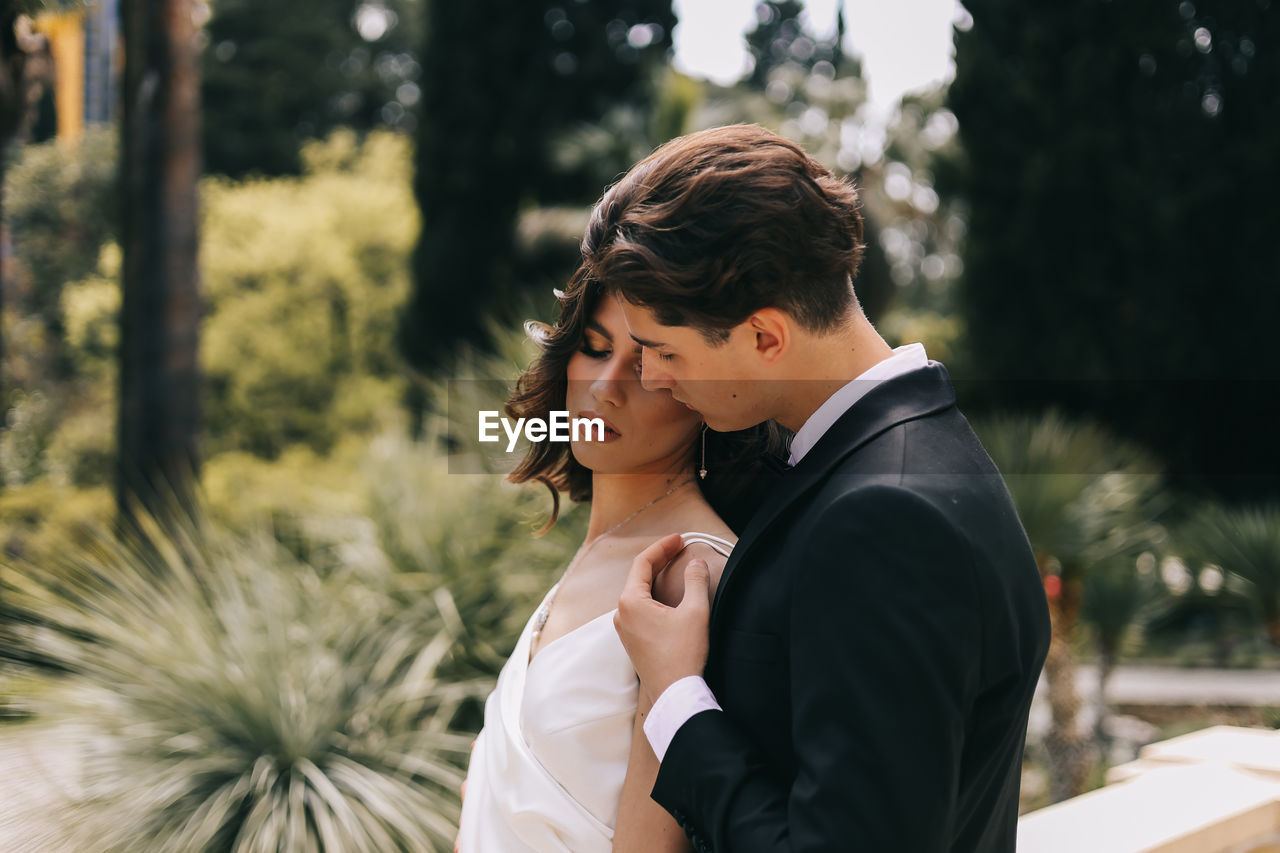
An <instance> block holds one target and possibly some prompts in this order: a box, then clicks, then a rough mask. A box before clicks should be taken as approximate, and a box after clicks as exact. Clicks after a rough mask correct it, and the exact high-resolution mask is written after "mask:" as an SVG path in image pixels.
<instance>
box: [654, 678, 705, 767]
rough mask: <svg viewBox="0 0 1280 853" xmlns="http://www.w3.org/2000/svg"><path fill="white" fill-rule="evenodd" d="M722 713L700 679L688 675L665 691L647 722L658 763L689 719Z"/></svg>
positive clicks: (655, 704)
mask: <svg viewBox="0 0 1280 853" xmlns="http://www.w3.org/2000/svg"><path fill="white" fill-rule="evenodd" d="M719 710H722V709H721V708H720V703H719V702H717V701H716V697H715V695H714V694H713V693H712V692H711V688H710V687H708V686H707V682H705V681H703V680H702V678H701V677H700V676H697V675H686V676H685V677H684V678H682V679H680V680H679V681H677V682H675V683H674V684H672V685H671V686H670V687H668V688H667V689H666V690H664V691H662V695H661V696H659V697H658V699H657V701H656V702H654V703H653V707H652V708H651V709H649V716H648V717H646V718H645V721H644V736H645V737H647V738H648V739H649V745H650V746H652V747H653V754H654V755H656V756H658V761H662V758H663V756H665V755H666V754H667V747H669V746H671V740H672V738H674V737H675V736H676V732H678V731H679V730H680V727H681V726H683V725H684V724H685V723H687V722H688V721H689V718H690V717H692V716H693V715H694V714H700V713H702V712H703V711H719Z"/></svg>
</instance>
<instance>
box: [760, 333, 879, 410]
mask: <svg viewBox="0 0 1280 853" xmlns="http://www.w3.org/2000/svg"><path fill="white" fill-rule="evenodd" d="M803 344H804V345H803V350H802V351H801V352H797V353H796V355H797V356H798V359H797V360H796V362H795V364H794V366H793V367H792V370H791V371H790V373H791V375H790V376H789V377H788V390H787V393H786V395H785V396H784V397H783V398H781V399H779V401H778V410H777V413H776V414H775V415H774V418H775V419H776V420H777V421H778V423H780V424H782V425H783V426H785V427H786V428H787V429H789V430H791V431H792V432H796V431H798V430H799V429H800V427H802V426H804V422H805V421H807V420H808V419H809V418H810V416H811V415H813V413H814V412H816V411H817V410H818V407H820V406H821V405H822V404H823V403H825V402H826V401H827V400H828V399H829V398H830V397H831V395H832V394H834V393H835V392H836V391H839V390H840V389H841V388H843V387H844V386H845V385H847V384H848V383H849V382H850V381H851V380H853V379H856V378H858V377H859V376H861V375H862V374H863V373H866V372H867V371H868V370H870V369H871V368H872V367H874V366H875V365H877V364H879V363H880V362H882V361H884V360H885V359H886V358H889V357H890V356H892V355H893V348H892V347H890V346H889V345H888V344H887V343H885V340H884V338H882V337H880V334H879V333H878V332H877V331H876V330H875V328H874V327H872V325H871V323H870V322H868V321H867V320H866V318H864V317H859V319H858V320H857V321H856V322H855V323H854V324H852V325H851V327H850V328H849V329H847V330H846V331H842V332H837V333H835V334H831V335H815V336H812V337H810V338H809V339H808V340H806V341H804V342H803Z"/></svg>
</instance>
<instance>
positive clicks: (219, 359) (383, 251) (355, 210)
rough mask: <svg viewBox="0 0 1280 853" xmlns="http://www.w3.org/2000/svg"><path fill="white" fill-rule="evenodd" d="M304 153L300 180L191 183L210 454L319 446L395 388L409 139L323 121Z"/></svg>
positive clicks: (407, 237)
mask: <svg viewBox="0 0 1280 853" xmlns="http://www.w3.org/2000/svg"><path fill="white" fill-rule="evenodd" d="M304 160H305V163H306V167H305V174H304V175H303V176H302V177H300V178H277V179H273V180H269V181H267V180H258V181H249V182H245V183H239V184H237V183H232V182H229V181H226V180H222V179H210V180H208V181H206V183H205V184H204V185H203V192H204V200H205V218H204V224H203V245H202V248H201V253H202V257H203V265H202V274H203V276H204V284H205V293H206V299H207V301H208V316H207V319H206V320H205V323H204V326H203V328H202V341H201V346H202V353H201V359H202V363H203V365H204V368H205V371H206V375H207V381H208V394H207V398H206V400H207V407H206V415H207V418H208V428H209V439H210V444H209V449H210V451H211V452H217V451H220V450H227V449H240V450H248V451H250V452H253V453H256V454H259V455H262V456H274V455H276V454H278V453H280V452H281V451H282V450H283V449H284V448H285V447H286V446H287V445H289V444H291V443H295V442H301V443H306V444H308V445H309V446H311V447H313V448H315V449H316V450H318V451H323V450H324V449H326V448H328V447H329V446H331V445H332V444H333V442H334V441H335V440H336V439H337V437H338V436H339V435H340V434H341V433H342V432H343V431H344V430H346V429H349V428H360V427H367V426H370V425H372V423H373V422H375V421H376V420H377V418H378V417H379V416H378V415H377V414H375V409H376V407H379V406H383V405H386V404H388V403H389V402H390V401H392V400H394V399H397V398H398V396H399V394H400V392H399V388H398V384H397V383H398V382H399V378H398V376H399V372H400V367H399V361H398V358H397V356H396V354H395V349H394V343H393V339H392V334H393V327H394V323H395V318H396V316H397V309H398V308H399V305H400V303H401V302H402V301H403V299H404V298H405V296H406V294H407V292H408V266H407V265H408V257H409V251H410V249H411V247H412V244H413V240H414V238H415V236H416V234H417V228H418V218H417V210H416V208H415V206H414V202H413V196H412V194H411V192H410V180H409V174H410V172H409V169H410V166H409V144H408V141H407V140H405V139H404V138H402V137H398V136H395V135H393V134H390V133H375V134H371V135H370V136H369V137H368V139H367V140H366V141H365V143H364V144H363V145H357V143H356V140H355V137H354V135H353V134H351V133H349V132H344V133H335V134H334V135H333V136H332V137H330V138H329V139H328V140H327V141H326V142H323V143H313V144H312V145H310V146H308V147H307V148H306V149H305V150H304ZM352 377H362V378H361V379H359V380H357V381H354V382H352V381H350V380H351V379H352ZM363 377H375V378H376V379H378V380H379V381H378V382H368V381H365V380H364V379H363ZM352 395H355V397H356V399H355V400H354V401H353V400H352V399H351V397H352Z"/></svg>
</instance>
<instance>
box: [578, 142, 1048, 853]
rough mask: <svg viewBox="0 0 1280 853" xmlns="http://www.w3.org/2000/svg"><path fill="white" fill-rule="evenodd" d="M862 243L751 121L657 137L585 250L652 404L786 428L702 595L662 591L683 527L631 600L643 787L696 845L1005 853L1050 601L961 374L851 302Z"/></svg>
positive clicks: (853, 208)
mask: <svg viewBox="0 0 1280 853" xmlns="http://www.w3.org/2000/svg"><path fill="white" fill-rule="evenodd" d="M862 248H863V246H862V220H861V218H860V216H859V213H858V209H857V197H856V193H855V190H854V189H853V187H852V186H850V185H849V184H848V183H846V182H843V181H840V180H837V179H836V178H834V177H833V176H832V175H831V174H830V173H829V172H828V171H827V170H826V169H825V168H823V167H822V166H821V165H819V164H818V163H816V162H815V161H814V160H812V159H811V158H810V157H808V156H807V155H806V154H805V153H804V152H803V151H802V150H801V149H800V148H799V147H798V146H796V145H795V144H794V143H792V142H789V141H787V140H785V139H783V138H781V137H778V136H776V135H774V134H772V133H770V132H768V131H766V130H763V129H761V128H758V127H754V126H735V127H724V128H716V129H713V130H708V131H704V132H701V133H696V134H693V135H691V136H687V137H683V138H681V139H677V140H674V141H672V142H670V143H668V144H667V145H665V146H663V147H662V148H660V149H658V151H656V152H655V153H654V154H653V155H651V156H650V157H649V158H648V159H646V160H644V161H643V162H641V163H640V164H639V165H637V166H636V167H635V168H634V169H632V170H631V172H630V173H628V174H627V176H626V177H624V178H623V179H622V180H621V181H620V182H619V183H618V184H617V185H615V186H614V187H612V188H611V189H610V190H609V191H608V192H607V193H606V194H605V196H604V198H603V199H602V200H601V202H600V203H599V204H598V205H597V207H596V210H595V212H594V213H593V215H592V221H591V224H590V226H589V227H588V231H587V235H586V237H585V238H584V240H583V246H582V251H583V256H584V258H585V259H586V261H587V262H588V263H589V264H591V266H592V267H593V275H594V276H595V278H596V280H597V281H599V282H600V283H601V284H602V285H603V286H604V287H606V288H607V289H609V290H610V291H611V292H612V293H613V295H614V296H615V298H617V299H618V300H619V303H620V304H621V306H622V308H623V311H624V314H625V317H626V320H627V324H628V327H629V330H630V332H631V335H632V337H633V338H634V339H635V341H636V343H637V344H639V345H640V346H641V347H642V348H643V356H642V371H643V382H644V385H645V387H646V388H667V389H669V390H670V392H671V394H672V395H673V396H674V397H675V399H677V400H679V401H681V402H683V403H685V404H686V405H688V406H690V407H691V408H693V409H695V410H697V411H698V412H700V413H701V414H702V415H703V416H704V417H705V419H706V421H707V423H708V425H709V426H710V427H711V428H712V429H716V430H736V429H742V428H745V427H748V426H750V425H752V424H756V423H760V422H762V421H764V420H767V419H769V418H774V419H776V420H777V421H778V422H780V423H781V424H783V425H784V426H786V427H788V428H790V429H791V430H793V431H794V432H795V438H794V441H793V442H792V445H791V458H790V459H789V460H787V462H786V463H785V464H786V468H785V469H784V473H782V475H781V477H780V479H779V480H778V486H777V490H776V492H775V493H774V494H773V495H772V496H771V497H770V499H769V500H767V501H766V502H765V503H764V504H763V505H762V506H761V507H760V508H759V510H758V511H757V512H756V514H755V516H754V518H753V519H752V521H751V522H750V524H749V525H748V526H747V528H746V529H745V530H744V531H742V532H741V539H740V540H739V542H738V544H737V546H736V547H735V548H734V551H733V555H732V557H731V558H730V559H729V561H728V564H727V565H726V566H725V569H724V572H723V575H722V577H721V580H720V583H719V586H718V589H717V590H716V594H715V600H714V603H710V602H709V593H708V578H707V571H706V568H705V566H703V565H700V564H698V563H695V564H694V565H693V566H692V567H690V569H689V570H688V571H687V573H686V576H685V593H684V600H683V602H682V603H681V604H680V606H679V607H674V608H673V607H666V606H664V605H662V604H661V603H659V602H657V601H655V600H654V599H653V597H652V595H651V588H652V582H653V577H654V574H655V572H657V571H659V570H661V568H662V567H663V566H665V565H666V564H667V562H668V561H669V560H670V559H671V557H672V556H674V555H675V554H676V553H677V552H678V550H679V548H680V543H679V538H678V537H677V536H672V537H668V538H666V539H664V540H661V541H660V542H657V543H654V544H653V545H652V546H650V547H649V548H648V549H646V550H645V551H644V552H643V553H642V554H641V555H640V556H639V557H638V558H637V559H636V561H635V562H634V563H633V565H632V569H631V575H630V577H629V579H628V581H627V586H626V589H625V591H624V592H623V595H622V598H621V600H620V601H619V605H618V614H617V616H616V618H615V624H616V626H617V630H618V633H619V635H620V636H621V638H622V641H623V643H624V645H625V646H626V648H627V651H628V653H629V654H630V656H631V659H632V662H633V663H634V665H635V668H636V671H637V672H638V673H639V675H640V679H641V682H642V684H643V687H644V689H645V690H646V691H647V692H648V694H649V695H650V697H651V698H653V699H654V700H655V703H654V706H653V708H652V711H651V712H650V713H649V716H648V717H647V718H646V720H645V724H644V729H645V733H646V736H647V737H648V739H649V742H650V744H651V745H652V746H653V749H654V752H655V753H656V754H657V756H658V758H659V760H660V761H661V768H660V770H659V773H658V779H657V783H656V785H655V787H654V790H653V794H652V796H653V798H654V799H655V800H656V801H657V802H658V803H660V804H661V805H662V806H663V807H665V808H666V809H667V810H668V811H670V812H671V814H672V815H673V816H675V818H676V819H677V820H678V821H679V822H680V824H681V825H682V826H683V827H684V829H685V831H686V832H687V833H688V835H689V837H690V838H691V839H692V840H693V842H694V847H695V849H696V850H700V851H701V850H716V851H731V853H754V851H764V850H768V851H783V850H788V851H798V850H805V851H819V850H824V851H825V850H830V851H837V850H839V851H846V850H865V851H872V853H880V851H891V850H892V851H897V850H901V851H912V853H924V851H1012V850H1013V849H1014V841H1015V835H1016V823H1017V814H1018V789H1019V783H1020V780H1021V768H1022V751H1023V744H1024V740H1025V736H1026V727H1027V714H1028V710H1029V708H1030V705H1031V696H1032V692H1033V690H1034V689H1035V685H1036V680H1037V677H1038V676H1039V673H1040V668H1041V665H1042V664H1043V662H1044V658H1045V654H1046V651H1047V649H1048V644H1049V617H1048V610H1047V606H1046V603H1045V598H1044V590H1043V586H1042V585H1041V581H1040V577H1039V573H1038V571H1037V568H1036V563H1035V560H1034V558H1033V556H1032V553H1031V548H1030V546H1029V545H1028V542H1027V537H1026V534H1025V533H1024V531H1023V528H1022V525H1021V523H1020V522H1019V520H1018V517H1017V515H1016V514H1015V512H1014V507H1013V504H1012V502H1011V501H1010V498H1009V494H1008V491H1007V490H1006V488H1005V486H1004V482H1003V480H1002V479H1001V477H1000V475H999V472H998V471H997V470H996V468H995V466H994V465H993V464H992V462H991V459H990V458H989V457H988V456H987V454H986V452H985V451H984V450H983V448H982V445H981V444H980V443H979V442H978V439H977V438H976V436H975V435H974V433H973V431H972V430H971V429H970V428H969V424H968V422H967V421H966V420H965V418H964V417H963V415H961V414H960V412H959V411H958V410H957V409H956V405H955V394H954V391H953V389H952V386H951V382H950V379H949V377H948V374H947V370H946V368H944V367H943V366H942V365H941V364H939V363H938V362H936V361H930V360H928V359H927V357H926V356H925V352H924V348H923V347H922V346H921V345H920V344H910V345H907V346H903V347H899V348H897V349H896V350H895V349H890V347H889V346H888V345H887V344H886V343H885V342H884V340H883V339H882V338H881V337H880V336H879V334H877V333H876V331H875V329H874V328H873V327H872V326H871V324H870V323H869V322H868V320H867V318H866V317H865V315H864V314H863V313H862V310H861V308H860V306H859V304H858V301H857V299H856V297H855V295H854V291H853V287H852V283H851V281H852V276H853V274H854V273H855V272H856V270H857V266H858V262H859V260H860V256H861V252H862ZM778 467H780V468H781V467H782V465H781V461H780V460H779V466H778Z"/></svg>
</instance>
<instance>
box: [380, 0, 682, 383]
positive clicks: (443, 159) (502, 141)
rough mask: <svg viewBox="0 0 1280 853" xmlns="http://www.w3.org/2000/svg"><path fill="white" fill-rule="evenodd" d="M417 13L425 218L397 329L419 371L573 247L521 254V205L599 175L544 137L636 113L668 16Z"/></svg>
mask: <svg viewBox="0 0 1280 853" xmlns="http://www.w3.org/2000/svg"><path fill="white" fill-rule="evenodd" d="M426 12H427V15H426V21H425V26H424V31H425V40H424V44H423V48H422V51H421V60H422V65H423V74H422V80H421V83H422V106H421V110H422V115H423V116H426V117H429V118H430V120H429V121H423V122H422V123H421V124H420V127H419V134H418V144H417V149H416V164H417V170H416V173H415V183H414V191H415V195H416V197H417V199H418V203H419V206H420V207H421V209H422V212H423V227H422V232H421V237H420V240H419V243H418V246H417V249H416V251H415V255H414V291H413V297H412V299H411V300H410V302H409V304H408V305H407V307H406V310H405V312H404V314H403V316H402V318H401V325H400V329H399V335H398V340H399V343H400V349H401V352H403V353H404V355H405V357H406V360H407V361H408V362H409V363H410V364H412V365H413V366H414V367H415V368H417V369H419V370H424V371H425V370H427V369H429V368H434V369H439V368H440V367H441V366H442V365H443V364H445V363H447V360H448V358H449V356H450V354H451V353H452V351H453V350H454V348H455V346H456V344H457V343H458V342H461V341H470V342H472V343H477V342H481V341H483V339H484V335H485V321H486V318H490V317H493V316H495V309H497V308H500V307H501V306H502V303H503V302H505V300H506V297H508V296H509V295H510V294H512V293H518V292H520V291H521V290H528V289H530V288H531V287H535V286H536V287H543V286H545V287H550V286H551V283H552V282H554V281H558V280H562V279H563V277H564V276H565V274H566V270H565V267H566V265H568V266H570V267H571V266H572V264H573V263H574V260H575V259H574V256H573V254H572V253H570V254H569V255H568V256H567V257H566V256H559V257H546V256H537V257H534V258H532V259H528V260H526V259H522V258H520V257H519V256H518V254H517V252H516V251H515V227H516V222H517V218H518V214H519V211H520V209H521V208H522V207H524V206H526V205H528V204H529V203H531V202H532V203H541V204H554V205H562V204H567V203H576V204H586V203H590V202H592V201H594V200H595V199H596V198H597V197H598V196H599V193H600V189H601V187H600V183H599V177H598V174H596V173H595V172H594V170H593V169H591V168H588V169H586V170H581V169H573V168H571V169H569V170H564V169H561V168H558V164H557V162H556V160H555V158H554V156H553V152H552V149H553V145H554V143H555V142H556V141H557V140H558V138H559V137H560V136H561V135H562V134H564V133H566V132H567V131H571V130H573V129H574V128H576V127H577V126H579V124H580V123H582V122H594V121H598V120H599V119H600V117H601V116H603V115H605V114H606V113H609V112H610V111H611V110H612V111H616V110H617V107H618V106H619V105H620V104H628V105H634V106H635V107H637V108H638V109H639V111H640V112H639V113H638V115H640V116H643V115H645V114H646V113H647V111H648V105H649V104H650V103H651V100H652V91H651V85H650V78H649V72H650V69H651V68H652V67H653V66H654V65H656V64H660V63H663V62H664V61H665V56H666V51H667V49H668V48H669V47H670V45H671V31H672V29H673V28H674V26H675V16H674V15H673V14H672V11H671V2H670V0H599V2H593V3H561V2H559V0H501V2H489V3H430V4H428V5H427V7H426ZM616 114H617V116H618V118H619V120H620V122H622V123H623V124H626V125H632V126H638V127H640V128H644V127H646V126H647V121H644V120H639V121H634V120H633V119H635V118H636V116H637V114H636V113H632V112H627V111H618V112H617V113H616ZM566 165H572V164H566ZM589 165H594V164H589ZM498 319H500V320H507V319H514V318H510V317H503V316H499V317H498Z"/></svg>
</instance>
